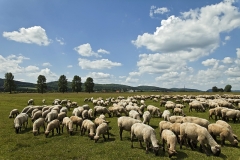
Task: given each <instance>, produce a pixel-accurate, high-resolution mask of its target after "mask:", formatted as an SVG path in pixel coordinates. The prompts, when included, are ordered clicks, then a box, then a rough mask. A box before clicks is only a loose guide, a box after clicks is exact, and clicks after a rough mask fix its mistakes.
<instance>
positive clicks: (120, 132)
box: [119, 127, 123, 141]
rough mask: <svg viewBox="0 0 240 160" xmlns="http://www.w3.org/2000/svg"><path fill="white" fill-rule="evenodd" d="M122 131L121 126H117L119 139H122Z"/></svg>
mask: <svg viewBox="0 0 240 160" xmlns="http://www.w3.org/2000/svg"><path fill="white" fill-rule="evenodd" d="M122 132H123V128H122V127H119V134H120V140H121V141H122Z"/></svg>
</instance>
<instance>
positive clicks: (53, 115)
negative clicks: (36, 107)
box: [45, 110, 58, 123]
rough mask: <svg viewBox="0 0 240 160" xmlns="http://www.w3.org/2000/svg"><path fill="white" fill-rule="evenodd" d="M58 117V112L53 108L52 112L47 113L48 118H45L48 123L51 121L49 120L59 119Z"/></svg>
mask: <svg viewBox="0 0 240 160" xmlns="http://www.w3.org/2000/svg"><path fill="white" fill-rule="evenodd" d="M57 117H58V112H57V111H54V110H52V111H51V112H49V113H48V114H47V116H46V118H45V121H46V122H47V123H49V122H51V121H52V120H54V119H57Z"/></svg>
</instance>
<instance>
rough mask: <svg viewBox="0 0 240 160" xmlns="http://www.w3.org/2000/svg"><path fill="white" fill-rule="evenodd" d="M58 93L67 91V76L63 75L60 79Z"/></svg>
mask: <svg viewBox="0 0 240 160" xmlns="http://www.w3.org/2000/svg"><path fill="white" fill-rule="evenodd" d="M58 91H59V92H63V93H64V92H66V91H67V78H66V76H65V75H61V76H60V77H59V79H58Z"/></svg>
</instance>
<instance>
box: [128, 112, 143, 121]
mask: <svg viewBox="0 0 240 160" xmlns="http://www.w3.org/2000/svg"><path fill="white" fill-rule="evenodd" d="M129 117H131V118H134V119H138V120H141V118H140V114H139V113H138V112H137V111H135V110H131V111H130V112H129Z"/></svg>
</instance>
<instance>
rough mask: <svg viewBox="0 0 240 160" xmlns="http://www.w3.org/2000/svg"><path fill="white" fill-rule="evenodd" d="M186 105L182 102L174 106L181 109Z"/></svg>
mask: <svg viewBox="0 0 240 160" xmlns="http://www.w3.org/2000/svg"><path fill="white" fill-rule="evenodd" d="M185 107H186V106H185V105H183V104H176V106H175V108H181V109H183V108H185Z"/></svg>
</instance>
